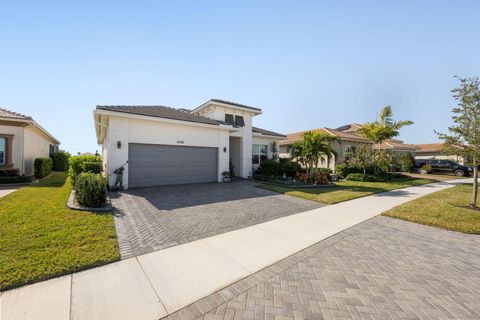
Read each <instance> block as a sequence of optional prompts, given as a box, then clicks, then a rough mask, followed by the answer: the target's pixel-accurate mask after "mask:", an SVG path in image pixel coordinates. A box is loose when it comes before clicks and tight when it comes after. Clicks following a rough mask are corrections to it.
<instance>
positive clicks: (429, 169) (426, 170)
mask: <svg viewBox="0 0 480 320" xmlns="http://www.w3.org/2000/svg"><path fill="white" fill-rule="evenodd" d="M432 171H433V168H432V166H431V165H430V164H429V163H425V164H424V165H423V166H422V168H421V169H420V172H421V173H423V174H429V173H432Z"/></svg>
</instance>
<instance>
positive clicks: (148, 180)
mask: <svg viewBox="0 0 480 320" xmlns="http://www.w3.org/2000/svg"><path fill="white" fill-rule="evenodd" d="M217 153H218V149H217V148H204V147H185V146H167V145H158V144H139V143H130V144H129V145H128V186H129V187H130V188H135V187H152V186H162V185H170V184H185V183H199V182H214V181H217Z"/></svg>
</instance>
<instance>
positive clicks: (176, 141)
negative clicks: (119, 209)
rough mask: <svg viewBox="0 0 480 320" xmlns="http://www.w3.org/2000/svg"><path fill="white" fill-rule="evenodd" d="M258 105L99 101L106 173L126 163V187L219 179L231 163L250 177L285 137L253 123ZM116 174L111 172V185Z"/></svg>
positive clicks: (98, 124) (237, 172)
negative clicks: (185, 106) (189, 107)
mask: <svg viewBox="0 0 480 320" xmlns="http://www.w3.org/2000/svg"><path fill="white" fill-rule="evenodd" d="M261 113H262V110H261V109H259V108H254V107H250V106H246V105H243V104H238V103H234V102H229V101H224V100H219V99H211V100H209V101H207V102H205V103H204V104H202V105H200V106H199V107H197V108H195V109H194V110H191V111H190V110H187V109H174V108H169V107H164V106H97V108H96V110H95V111H94V120H95V128H96V134H97V140H98V143H99V144H101V145H102V146H103V161H104V165H105V172H107V174H109V175H110V174H112V173H113V172H114V171H115V170H116V169H117V168H119V167H121V166H123V165H124V164H125V163H127V161H128V164H127V165H126V166H125V171H124V176H123V184H124V186H125V187H127V188H128V187H130V188H133V187H148V186H160V185H170V184H184V183H198V182H221V181H222V179H223V176H222V173H223V172H225V171H229V168H230V164H231V165H232V166H233V167H234V169H233V171H234V174H235V175H236V176H241V177H249V176H251V175H252V172H253V170H255V168H257V167H258V166H259V165H260V164H261V162H262V161H263V160H265V159H271V158H273V157H274V152H273V151H274V150H273V146H274V145H278V141H280V140H282V139H285V136H284V135H282V134H279V133H276V132H273V131H268V130H264V129H260V128H256V127H253V125H252V120H253V117H255V116H257V115H259V114H261ZM114 182H115V175H111V176H110V180H109V183H110V185H112V184H114Z"/></svg>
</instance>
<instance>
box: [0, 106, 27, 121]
mask: <svg viewBox="0 0 480 320" xmlns="http://www.w3.org/2000/svg"><path fill="white" fill-rule="evenodd" d="M0 118H12V119H23V120H32V118H31V117H29V116H26V115H24V114H21V113H18V112H14V111H10V110H7V109H4V108H0Z"/></svg>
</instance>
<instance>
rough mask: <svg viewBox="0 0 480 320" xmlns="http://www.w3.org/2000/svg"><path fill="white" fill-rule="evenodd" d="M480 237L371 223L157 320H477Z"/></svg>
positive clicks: (479, 312) (391, 221) (388, 220)
mask: <svg viewBox="0 0 480 320" xmlns="http://www.w3.org/2000/svg"><path fill="white" fill-rule="evenodd" d="M479 270H480V236H478V235H466V234H461V233H456V232H451V231H446V230H442V229H437V228H432V227H426V226H422V225H419V224H414V223H410V222H405V221H401V220H395V219H392V218H387V217H375V218H373V219H370V220H369V221H366V222H363V223H361V224H359V225H357V226H354V227H352V228H350V229H348V230H345V231H343V232H341V233H339V234H336V235H334V236H333V237H331V238H329V239H326V240H324V241H321V242H319V243H317V244H315V245H313V246H311V247H310V248H307V249H305V250H303V251H300V252H298V253H296V254H294V255H292V256H290V257H288V258H286V259H284V260H282V261H280V262H278V263H276V264H274V265H272V266H270V267H268V268H266V269H263V270H261V271H259V272H257V273H256V274H253V275H251V276H249V277H247V278H245V279H243V280H241V281H239V282H237V283H235V284H233V285H230V286H228V287H226V288H224V289H223V290H220V291H219V292H216V293H214V294H212V295H210V296H208V297H206V298H204V299H202V300H200V301H198V302H196V303H194V304H192V305H190V306H188V307H186V308H184V309H181V310H179V311H177V312H175V313H172V314H171V315H170V316H168V318H167V319H164V320H194V319H196V320H201V319H205V320H224V319H225V320H232V319H235V320H240V319H245V320H247V319H248V320H257V319H258V320H302V319H306V320H307V319H308V320H314V319H318V320H321V319H335V320H336V319H379V320H387V319H472V320H478V319H480V272H479Z"/></svg>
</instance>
